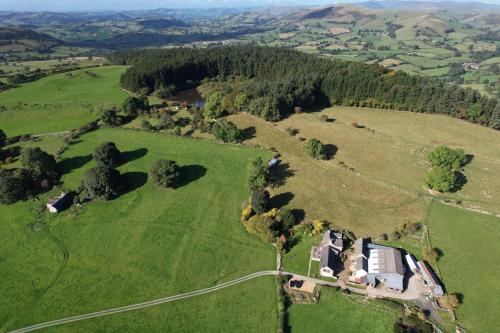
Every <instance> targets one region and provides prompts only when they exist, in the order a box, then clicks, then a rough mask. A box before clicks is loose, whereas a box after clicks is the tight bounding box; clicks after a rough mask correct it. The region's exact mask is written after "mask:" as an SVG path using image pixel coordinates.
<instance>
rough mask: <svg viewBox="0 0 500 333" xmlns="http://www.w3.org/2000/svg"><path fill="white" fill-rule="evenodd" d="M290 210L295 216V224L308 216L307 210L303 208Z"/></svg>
mask: <svg viewBox="0 0 500 333" xmlns="http://www.w3.org/2000/svg"><path fill="white" fill-rule="evenodd" d="M290 212H291V213H292V215H293V216H294V217H295V224H300V223H301V222H303V221H304V219H305V218H306V212H305V211H304V210H303V209H296V208H294V209H292V210H290Z"/></svg>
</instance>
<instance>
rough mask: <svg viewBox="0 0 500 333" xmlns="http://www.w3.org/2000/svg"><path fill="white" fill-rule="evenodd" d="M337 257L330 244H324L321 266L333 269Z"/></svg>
mask: <svg viewBox="0 0 500 333" xmlns="http://www.w3.org/2000/svg"><path fill="white" fill-rule="evenodd" d="M335 257H336V253H335V252H334V251H333V250H332V249H331V248H330V246H328V245H326V246H323V249H322V252H321V261H320V268H324V267H329V268H331V269H333V265H334V262H335Z"/></svg>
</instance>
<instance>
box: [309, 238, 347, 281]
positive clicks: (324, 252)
mask: <svg viewBox="0 0 500 333" xmlns="http://www.w3.org/2000/svg"><path fill="white" fill-rule="evenodd" d="M343 249H344V240H343V235H342V234H341V233H337V232H333V230H327V231H326V232H325V234H324V235H323V240H322V241H321V244H320V245H319V246H317V247H316V248H314V249H313V251H312V258H311V259H312V260H316V261H319V262H320V268H319V274H320V275H321V276H326V277H334V275H335V270H334V265H335V261H336V260H337V259H338V258H339V256H340V253H341V252H342V250H343Z"/></svg>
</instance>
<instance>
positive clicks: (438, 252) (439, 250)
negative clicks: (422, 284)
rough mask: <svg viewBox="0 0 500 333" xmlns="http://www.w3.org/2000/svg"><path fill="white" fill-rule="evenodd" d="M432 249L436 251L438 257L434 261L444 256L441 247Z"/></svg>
mask: <svg viewBox="0 0 500 333" xmlns="http://www.w3.org/2000/svg"><path fill="white" fill-rule="evenodd" d="M434 251H436V253H437V255H438V257H437V259H436V261H439V260H441V258H442V257H443V256H444V252H443V250H441V249H439V248H437V247H435V248H434Z"/></svg>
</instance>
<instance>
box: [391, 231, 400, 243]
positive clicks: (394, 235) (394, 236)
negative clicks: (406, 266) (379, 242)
mask: <svg viewBox="0 0 500 333" xmlns="http://www.w3.org/2000/svg"><path fill="white" fill-rule="evenodd" d="M398 239H401V234H400V233H399V231H393V232H392V233H391V240H393V241H394V240H398Z"/></svg>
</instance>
